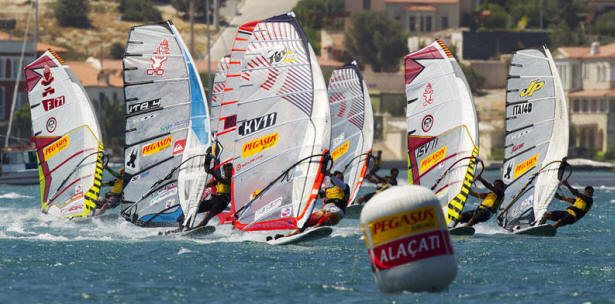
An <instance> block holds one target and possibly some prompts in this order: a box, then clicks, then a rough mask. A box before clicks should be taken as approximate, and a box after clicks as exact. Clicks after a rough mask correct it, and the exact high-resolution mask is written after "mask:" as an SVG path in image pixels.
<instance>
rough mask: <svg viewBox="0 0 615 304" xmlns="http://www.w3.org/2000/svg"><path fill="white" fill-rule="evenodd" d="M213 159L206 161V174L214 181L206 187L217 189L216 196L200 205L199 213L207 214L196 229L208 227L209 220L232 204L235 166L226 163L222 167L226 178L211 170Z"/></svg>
mask: <svg viewBox="0 0 615 304" xmlns="http://www.w3.org/2000/svg"><path fill="white" fill-rule="evenodd" d="M210 162H211V159H207V160H205V172H207V173H209V174H211V176H213V178H214V179H213V180H212V181H210V182H209V183H207V185H206V187H214V186H215V187H216V194H212V195H211V198H210V199H208V200H202V201H201V202H200V204H199V210H198V211H197V212H198V213H203V212H205V217H204V218H203V220H202V221H201V222H200V223H199V224H198V225H196V226H195V227H194V228H198V227H202V226H205V225H207V222H209V220H210V219H211V218H212V217H214V216H216V215H218V214H219V213H220V212H222V211H224V209H226V206H228V204H229V203H230V202H231V178H232V176H233V165H232V164H231V163H226V164H224V166H222V169H223V171H224V177H222V176H220V175H219V174H218V173H217V172H216V171H215V170H212V169H211V168H209V165H210Z"/></svg>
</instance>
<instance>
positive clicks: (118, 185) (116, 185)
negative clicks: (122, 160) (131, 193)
mask: <svg viewBox="0 0 615 304" xmlns="http://www.w3.org/2000/svg"><path fill="white" fill-rule="evenodd" d="M104 168H105V169H107V171H109V173H111V175H113V177H115V179H114V180H112V181H110V182H108V183H105V184H104V186H113V188H111V191H109V192H107V194H105V197H103V198H101V199H99V200H97V201H96V209H98V212H97V213H96V215H97V216H98V215H102V214H103V213H104V212H105V210H107V209H113V208H115V207H117V206H118V205H119V204H120V201H121V200H122V191H123V190H124V168H121V169H120V172H119V173H118V172H115V171H113V170H112V169H111V168H109V167H107V165H106V164H105V165H104Z"/></svg>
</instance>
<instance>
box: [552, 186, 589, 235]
mask: <svg viewBox="0 0 615 304" xmlns="http://www.w3.org/2000/svg"><path fill="white" fill-rule="evenodd" d="M562 184H563V185H564V186H566V187H567V188H568V190H570V193H572V195H574V196H576V199H575V198H573V197H568V196H563V195H560V194H559V193H555V198H557V199H558V200H560V201H565V202H568V203H570V204H572V206H570V207H568V208H566V210H556V211H551V212H547V213H546V214H545V216H544V217H543V218H542V220H541V221H540V224H541V225H542V224H544V223H545V222H546V221H547V220H552V221H555V223H553V227H555V228H557V227H561V226H565V225H570V224H574V223H576V222H577V221H578V220H580V219H581V218H582V217H583V216H585V214H586V213H587V212H588V211H589V209H591V207H592V205H593V204H594V198H593V196H594V188H593V187H592V186H587V187H585V192H584V193H583V194H581V193H580V192H579V191H577V189H575V188H572V186H570V184H569V183H568V180H564V181H563V182H562Z"/></svg>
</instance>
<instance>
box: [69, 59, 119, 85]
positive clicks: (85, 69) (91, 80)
mask: <svg viewBox="0 0 615 304" xmlns="http://www.w3.org/2000/svg"><path fill="white" fill-rule="evenodd" d="M109 61H111V62H110V63H109V64H111V63H112V60H109ZM120 62H121V61H120ZM66 65H68V66H69V67H70V68H71V70H73V72H74V73H75V76H77V78H79V81H81V84H83V86H84V87H122V86H123V85H124V82H123V79H122V70H121V66H120V68H119V70H115V69H113V70H104V71H105V73H104V74H105V76H103V78H105V77H106V75H108V76H109V83H108V84H107V82H106V81H105V80H103V79H100V81H99V76H98V75H99V73H100V71H99V70H98V69H97V68H95V67H94V66H93V65H92V64H90V63H87V62H84V61H67V62H66ZM103 65H104V66H107V63H105V61H104V60H103Z"/></svg>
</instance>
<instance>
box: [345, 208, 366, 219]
mask: <svg viewBox="0 0 615 304" xmlns="http://www.w3.org/2000/svg"><path fill="white" fill-rule="evenodd" d="M361 210H363V205H350V206H348V207H346V214H345V215H344V218H349V219H358V218H359V217H361Z"/></svg>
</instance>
